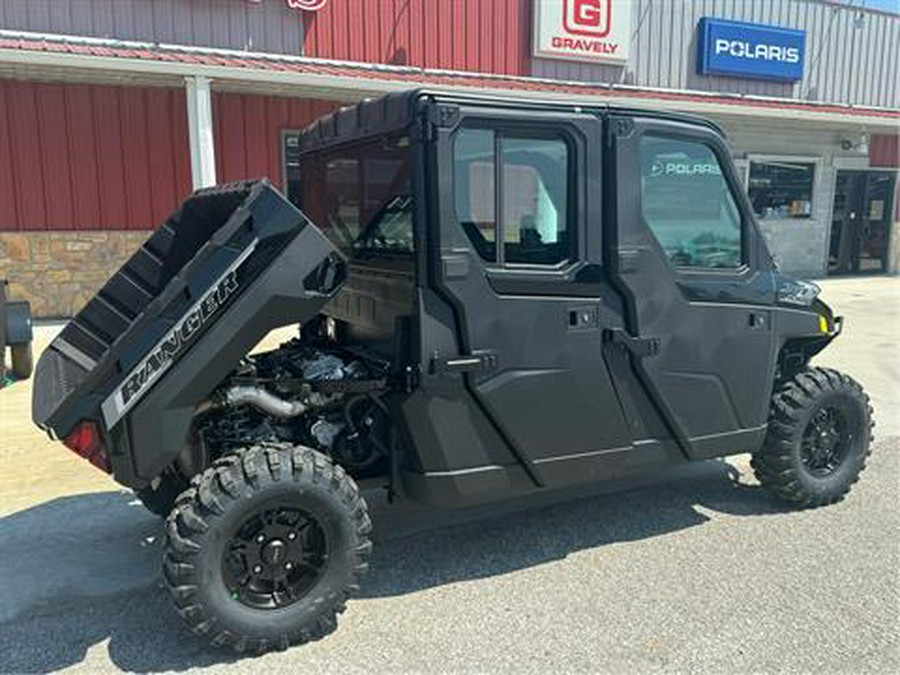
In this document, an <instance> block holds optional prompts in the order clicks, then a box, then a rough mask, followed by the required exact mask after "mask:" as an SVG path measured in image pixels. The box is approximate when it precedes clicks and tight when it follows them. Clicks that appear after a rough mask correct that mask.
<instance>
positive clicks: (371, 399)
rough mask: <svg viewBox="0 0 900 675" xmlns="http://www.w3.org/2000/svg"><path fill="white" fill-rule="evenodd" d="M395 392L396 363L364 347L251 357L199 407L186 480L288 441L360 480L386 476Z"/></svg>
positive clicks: (298, 348)
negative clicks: (237, 454) (223, 460)
mask: <svg viewBox="0 0 900 675" xmlns="http://www.w3.org/2000/svg"><path fill="white" fill-rule="evenodd" d="M389 390H390V364H389V363H388V362H386V361H384V360H382V359H381V358H380V357H378V356H377V355H375V354H374V353H372V352H370V351H367V350H365V349H364V348H360V347H347V346H341V345H338V344H337V343H335V342H332V341H328V340H324V339H320V340H315V341H307V340H304V339H300V338H297V339H293V340H291V341H289V342H286V343H283V344H282V345H281V346H279V347H278V348H277V349H274V350H272V351H268V352H263V353H257V354H253V355H248V356H246V357H244V358H243V359H242V360H241V362H240V363H239V365H238V367H237V368H236V369H235V370H234V371H233V372H232V373H231V374H230V375H229V376H228V377H226V378H225V379H224V380H223V381H222V383H221V384H220V385H219V386H218V387H216V389H215V390H214V391H213V392H212V394H211V396H210V397H209V399H208V400H207V401H205V402H204V403H203V404H201V406H199V407H198V411H197V416H196V417H195V419H194V424H193V427H192V431H191V438H190V443H189V447H190V450H191V452H190V453H189V454H190V455H191V458H187V457H185V456H184V454H183V455H182V457H181V458H180V464H181V465H182V466H180V467H179V469H180V473H183V474H186V475H188V476H189V475H192V474H194V473H195V472H196V470H197V469H198V468H199V467H203V466H208V465H209V463H210V462H212V461H214V460H215V459H217V458H218V457H221V456H224V455H227V454H229V453H230V452H233V451H235V450H238V449H240V448H244V447H247V446H248V445H252V444H256V443H265V442H287V443H291V444H294V445H305V446H308V447H311V448H315V449H317V450H319V451H320V452H322V453H324V454H326V455H327V456H329V457H330V458H331V459H332V460H333V461H334V462H335V463H337V464H340V465H341V466H343V467H344V468H345V469H346V470H347V472H348V473H350V474H351V475H353V476H354V477H357V478H370V477H374V476H379V475H385V474H386V473H387V471H388V458H389V456H390V448H391V444H392V443H393V442H394V440H393V436H392V430H391V422H390V415H389V413H388V408H387V405H386V403H385V401H384V399H383V396H384V395H385V394H386V393H387V392H388V391H389ZM192 465H193V466H192Z"/></svg>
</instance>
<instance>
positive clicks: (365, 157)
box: [300, 135, 413, 256]
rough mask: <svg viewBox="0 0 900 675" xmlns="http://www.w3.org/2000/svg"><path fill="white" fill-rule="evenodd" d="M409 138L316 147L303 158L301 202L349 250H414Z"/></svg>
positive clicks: (354, 252) (356, 252) (355, 253)
mask: <svg viewBox="0 0 900 675" xmlns="http://www.w3.org/2000/svg"><path fill="white" fill-rule="evenodd" d="M409 157H410V152H409V138H408V137H407V136H402V135H401V136H391V137H386V138H378V139H375V140H372V141H367V142H365V143H360V144H357V145H349V146H344V147H339V148H335V149H334V150H325V151H322V152H317V153H311V154H309V155H306V156H304V157H303V158H302V159H301V162H300V176H301V179H300V183H301V186H302V187H301V190H302V194H303V197H302V200H301V207H302V208H303V210H304V212H305V213H306V215H307V216H309V218H310V219H311V220H312V221H313V222H314V223H315V224H316V225H317V226H318V227H319V228H320V229H321V230H322V231H323V232H324V233H325V234H326V235H327V236H328V238H329V239H330V240H331V241H332V242H333V243H334V244H335V245H336V246H337V247H338V248H340V249H341V250H342V251H343V252H344V253H345V254H346V255H348V256H359V255H361V254H365V253H372V252H384V253H402V254H408V253H410V252H412V250H413V228H412V195H411V190H410V169H409Z"/></svg>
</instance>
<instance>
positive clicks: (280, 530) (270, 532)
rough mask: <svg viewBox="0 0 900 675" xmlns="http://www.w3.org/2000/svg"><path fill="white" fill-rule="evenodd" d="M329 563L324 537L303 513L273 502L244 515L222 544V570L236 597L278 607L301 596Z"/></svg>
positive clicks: (247, 602)
mask: <svg viewBox="0 0 900 675" xmlns="http://www.w3.org/2000/svg"><path fill="white" fill-rule="evenodd" d="M327 565H328V538H327V537H326V536H325V531H324V530H323V529H322V527H321V525H320V524H319V522H318V521H317V520H316V519H315V518H314V517H313V516H312V514H310V513H309V512H307V511H304V510H302V509H298V508H296V507H293V506H275V507H272V508H267V509H265V510H261V511H258V512H256V513H254V514H253V515H252V516H250V517H249V518H247V519H246V520H245V521H244V522H243V523H242V524H241V526H240V527H239V528H238V529H237V532H235V534H234V536H232V537H231V539H229V540H228V542H227V543H226V546H225V554H224V556H223V560H222V573H223V577H224V580H225V585H226V587H227V588H228V592H229V593H230V595H231V597H232V598H234V599H235V600H237V601H239V602H241V603H243V604H244V605H247V606H248V607H253V608H255V609H280V608H282V607H287V606H288V605H292V604H294V603H295V602H297V601H298V600H300V599H301V598H303V597H304V596H305V595H306V594H307V593H308V592H309V590H310V589H311V588H312V587H313V586H314V585H315V584H316V582H317V581H318V580H319V578H320V577H321V576H322V574H323V573H324V571H325V568H326V567H327Z"/></svg>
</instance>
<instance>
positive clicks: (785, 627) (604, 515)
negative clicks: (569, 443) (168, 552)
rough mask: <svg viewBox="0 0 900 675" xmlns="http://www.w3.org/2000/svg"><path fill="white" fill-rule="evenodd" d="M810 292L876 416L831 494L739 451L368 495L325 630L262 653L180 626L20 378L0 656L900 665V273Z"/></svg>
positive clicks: (32, 660)
mask: <svg viewBox="0 0 900 675" xmlns="http://www.w3.org/2000/svg"><path fill="white" fill-rule="evenodd" d="M823 287H824V289H825V291H824V296H825V299H826V300H827V301H829V302H831V303H832V304H833V305H834V306H835V307H836V309H837V310H838V312H839V313H843V314H844V315H845V316H846V317H847V328H846V331H845V335H843V336H841V338H840V339H839V340H838V341H837V342H836V343H835V344H834V345H833V347H832V348H830V349H829V350H828V351H826V352H825V353H824V354H823V355H822V356H821V358H820V359H819V361H818V362H819V363H822V364H828V365H832V366H835V367H839V368H842V369H844V370H847V371H848V372H850V373H852V374H854V375H855V376H856V377H858V379H859V380H860V381H862V382H863V384H864V385H865V386H866V387H867V388H868V389H869V390H870V392H871V393H872V396H873V400H874V405H875V409H876V418H877V420H878V427H877V428H876V435H877V438H878V440H877V443H876V446H875V449H874V452H873V456H872V459H871V462H870V465H869V468H868V469H867V470H866V472H865V474H864V475H863V478H862V480H861V482H860V483H859V484H858V485H857V486H856V487H855V488H854V491H853V492H852V493H851V495H850V496H849V497H848V498H847V499H846V500H845V501H844V502H842V503H840V504H837V505H835V506H832V507H828V508H824V509H819V510H814V511H801V512H796V511H791V510H787V509H784V508H782V507H781V506H780V505H778V504H777V503H775V502H773V501H771V500H770V499H769V498H768V497H767V496H766V495H765V494H764V493H763V492H762V490H761V489H760V488H759V486H758V485H757V484H756V482H755V481H754V480H753V479H752V475H751V474H750V473H749V468H748V465H747V458H746V457H737V458H734V459H732V460H730V461H729V462H721V461H711V462H705V463H699V464H696V465H692V466H690V467H688V468H686V469H685V470H682V471H679V472H677V473H675V474H669V475H666V476H659V475H655V476H648V477H646V478H645V479H643V480H641V481H640V482H636V481H635V482H632V483H629V484H628V485H623V484H619V485H616V486H604V487H603V488H602V489H595V490H582V491H580V492H579V493H577V494H575V493H571V494H568V495H553V496H549V497H544V498H542V500H541V502H540V503H537V502H535V501H531V502H528V503H521V502H520V503H515V504H511V505H507V506H505V507H503V508H491V509H482V510H478V511H474V512H467V513H452V514H443V513H435V512H431V511H424V510H420V509H416V508H411V507H405V508H399V509H398V508H394V509H390V508H389V507H387V506H385V505H383V504H381V503H376V504H375V506H374V511H375V513H374V519H375V524H376V529H377V531H378V533H379V541H378V542H377V544H376V549H375V556H374V561H373V565H372V570H371V572H370V575H369V577H368V579H367V581H366V583H365V584H364V587H363V591H362V597H360V598H359V599H357V600H355V601H354V602H352V603H351V604H350V606H349V609H348V611H347V613H346V614H344V615H343V617H342V619H341V622H340V628H339V629H338V631H337V632H336V633H334V634H333V635H331V636H329V637H327V638H325V639H324V640H321V641H319V642H317V643H314V644H311V645H306V646H303V647H298V648H294V649H291V650H289V651H287V652H285V653H276V654H270V655H267V656H264V657H262V658H258V659H243V660H235V659H234V658H233V657H231V656H230V655H229V654H227V653H223V652H219V651H215V650H211V649H208V648H206V647H205V646H204V645H203V644H202V643H201V642H200V641H199V640H197V639H195V638H193V637H192V636H191V635H189V634H187V633H185V632H184V631H183V630H182V629H181V627H180V625H179V623H178V620H177V617H176V615H175V614H174V611H173V610H171V609H170V607H169V603H168V599H167V597H166V596H165V594H164V591H163V590H162V589H161V588H160V582H159V569H158V568H159V559H160V548H159V539H160V534H161V527H160V524H159V521H158V520H157V519H155V518H154V517H152V516H150V515H149V514H147V513H146V512H144V511H143V509H142V508H141V507H140V506H139V505H138V504H136V503H135V502H134V500H133V498H132V497H131V495H130V494H128V493H126V492H123V491H121V490H118V489H116V487H115V486H114V484H112V483H111V482H109V481H108V479H106V478H105V477H103V476H102V475H101V474H99V473H98V472H96V471H95V470H92V469H91V468H90V467H88V466H86V465H83V464H82V463H80V461H79V460H77V458H75V457H74V456H72V455H71V453H68V452H67V451H65V450H64V449H63V448H61V447H60V446H57V445H55V444H51V443H49V442H47V441H45V440H44V439H43V438H42V437H41V436H40V435H39V434H38V433H37V432H36V431H35V430H32V429H31V427H30V425H29V424H28V418H29V417H30V415H29V411H28V407H27V401H28V398H29V392H28V387H29V385H28V384H27V383H19V384H16V385H13V387H11V388H9V389H6V390H3V391H0V425H2V427H0V428H2V429H3V432H2V433H3V436H2V438H3V453H4V457H5V461H6V465H7V470H6V471H5V472H4V473H3V474H2V475H0V552H2V553H0V581H2V590H0V671H3V672H22V671H30V672H33V671H41V672H46V671H51V670H61V669H71V670H72V671H82V672H90V673H98V672H112V671H117V670H136V671H148V670H153V671H156V670H169V671H182V670H187V669H191V668H206V669H210V670H216V671H221V672H226V671H240V672H268V673H273V672H341V673H347V672H373V671H374V672H386V671H392V672H421V671H431V672H463V671H464V672H500V671H510V672H512V671H515V672H526V671H527V672H540V673H545V672H574V671H592V672H597V671H603V672H635V671H640V672H647V671H659V670H665V671H681V672H684V671H702V672H750V671H753V672H776V671H786V672H799V671H802V672H812V671H815V672H891V673H893V672H898V671H900V575H898V570H900V501H898V495H900V460H898V450H900V415H898V414H897V411H898V410H900V392H898V385H897V382H898V381H900V352H898V348H897V342H896V335H897V332H898V328H900V307H898V304H900V279H896V278H894V279H889V278H870V279H850V280H840V281H828V282H826V283H824V284H823ZM376 501H380V500H378V499H377V498H376Z"/></svg>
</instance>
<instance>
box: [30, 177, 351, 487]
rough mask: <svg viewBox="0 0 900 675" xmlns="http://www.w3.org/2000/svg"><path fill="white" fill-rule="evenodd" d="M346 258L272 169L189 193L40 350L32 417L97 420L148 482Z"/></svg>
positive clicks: (68, 426)
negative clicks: (219, 388)
mask: <svg viewBox="0 0 900 675" xmlns="http://www.w3.org/2000/svg"><path fill="white" fill-rule="evenodd" d="M86 263H87V264H90V261H86ZM344 267H345V266H344V261H343V259H342V258H341V256H340V254H339V253H338V252H337V251H336V250H335V248H334V247H333V246H332V245H331V243H330V242H329V241H328V239H327V238H326V237H325V236H324V235H323V234H322V233H321V232H320V231H319V230H318V229H317V228H316V227H315V226H313V225H312V223H310V221H309V220H308V219H307V218H306V217H305V216H304V215H303V214H302V213H300V212H299V211H298V210H297V209H296V208H294V206H292V205H291V204H290V203H289V202H288V201H287V200H285V199H284V197H282V196H281V195H280V194H279V193H278V192H277V191H275V190H274V189H273V188H272V187H271V186H270V185H269V184H268V182H266V181H258V182H241V183H234V184H230V185H225V186H222V187H217V188H210V189H206V190H200V191H198V192H196V193H194V195H192V196H191V197H190V198H189V199H187V200H186V201H185V202H184V203H183V204H182V206H181V207H180V208H179V209H178V210H177V211H175V212H174V213H173V214H172V215H171V216H170V217H169V219H168V220H167V221H166V222H165V223H164V224H163V225H162V226H161V227H160V228H159V229H157V230H156V231H155V232H154V233H153V234H152V235H151V236H150V238H149V239H148V240H147V241H146V242H145V243H144V244H143V245H142V246H141V247H140V249H138V251H137V252H136V253H135V254H134V255H133V256H132V257H131V258H130V259H129V260H128V262H126V263H125V264H124V265H123V266H122V268H121V269H120V270H119V271H117V272H116V273H115V274H114V275H113V276H112V278H111V279H110V280H109V281H108V282H107V283H106V285H105V286H104V287H103V288H102V289H101V290H100V291H99V292H98V293H97V295H95V296H94V298H92V299H91V300H90V302H88V304H87V305H86V306H85V307H84V309H82V310H81V311H80V312H79V313H78V314H77V315H76V316H75V318H74V319H72V321H70V322H69V323H68V324H67V325H66V327H65V328H64V329H63V330H62V332H61V333H60V335H59V336H58V337H57V338H56V339H55V340H54V341H53V342H52V343H51V345H50V347H49V348H48V349H47V350H46V351H45V352H44V354H43V355H42V356H41V359H40V361H39V362H38V365H37V369H36V374H35V382H34V395H33V405H32V415H33V418H34V421H35V423H36V424H38V425H39V426H41V427H42V428H44V429H46V430H48V431H50V432H51V433H53V434H54V435H56V436H57V437H61V438H62V437H65V436H66V435H67V434H69V433H70V432H71V431H72V429H74V428H75V427H76V425H77V424H78V423H79V422H81V421H83V420H92V421H95V422H97V423H98V426H99V427H100V429H101V431H102V434H103V435H104V437H105V448H106V451H107V452H108V453H109V455H110V457H109V458H110V460H111V461H112V468H113V470H114V473H115V477H116V479H117V480H118V481H120V482H122V483H124V484H126V485H132V486H140V485H142V484H144V483H145V482H146V481H147V480H150V479H152V478H153V477H154V476H156V475H157V474H158V473H159V472H160V471H161V470H162V469H163V468H164V467H165V466H166V465H168V464H169V463H170V462H171V461H172V459H173V458H174V456H176V455H177V454H178V452H179V451H180V449H181V446H182V444H183V443H184V440H185V437H186V435H187V433H188V429H189V426H190V421H191V417H192V416H193V410H194V407H195V406H196V404H197V403H199V402H200V401H201V400H203V399H204V398H205V397H206V395H207V394H208V393H209V391H210V390H211V389H212V388H213V387H214V386H215V385H216V384H217V383H218V382H219V381H220V380H221V379H222V378H223V377H224V376H225V375H227V373H228V372H229V371H230V370H231V369H232V368H234V366H235V365H236V363H237V361H238V360H239V359H240V358H241V356H243V355H244V354H246V353H247V351H248V350H250V349H251V348H252V347H253V345H254V344H255V343H256V342H257V341H258V340H259V339H260V338H262V337H263V336H264V335H265V334H266V333H267V332H268V331H269V330H271V329H272V328H275V327H277V326H280V325H286V324H290V323H295V322H303V321H306V320H308V319H310V318H312V317H314V316H315V315H316V314H317V313H318V312H319V309H320V308H321V307H322V306H323V305H324V304H325V303H326V302H327V301H328V299H329V298H330V297H331V295H333V293H334V291H336V290H337V288H338V287H339V286H340V284H341V283H342V281H343V278H344ZM187 354H189V358H185V356H186V355H187ZM176 364H177V367H174V366H175V365H176Z"/></svg>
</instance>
